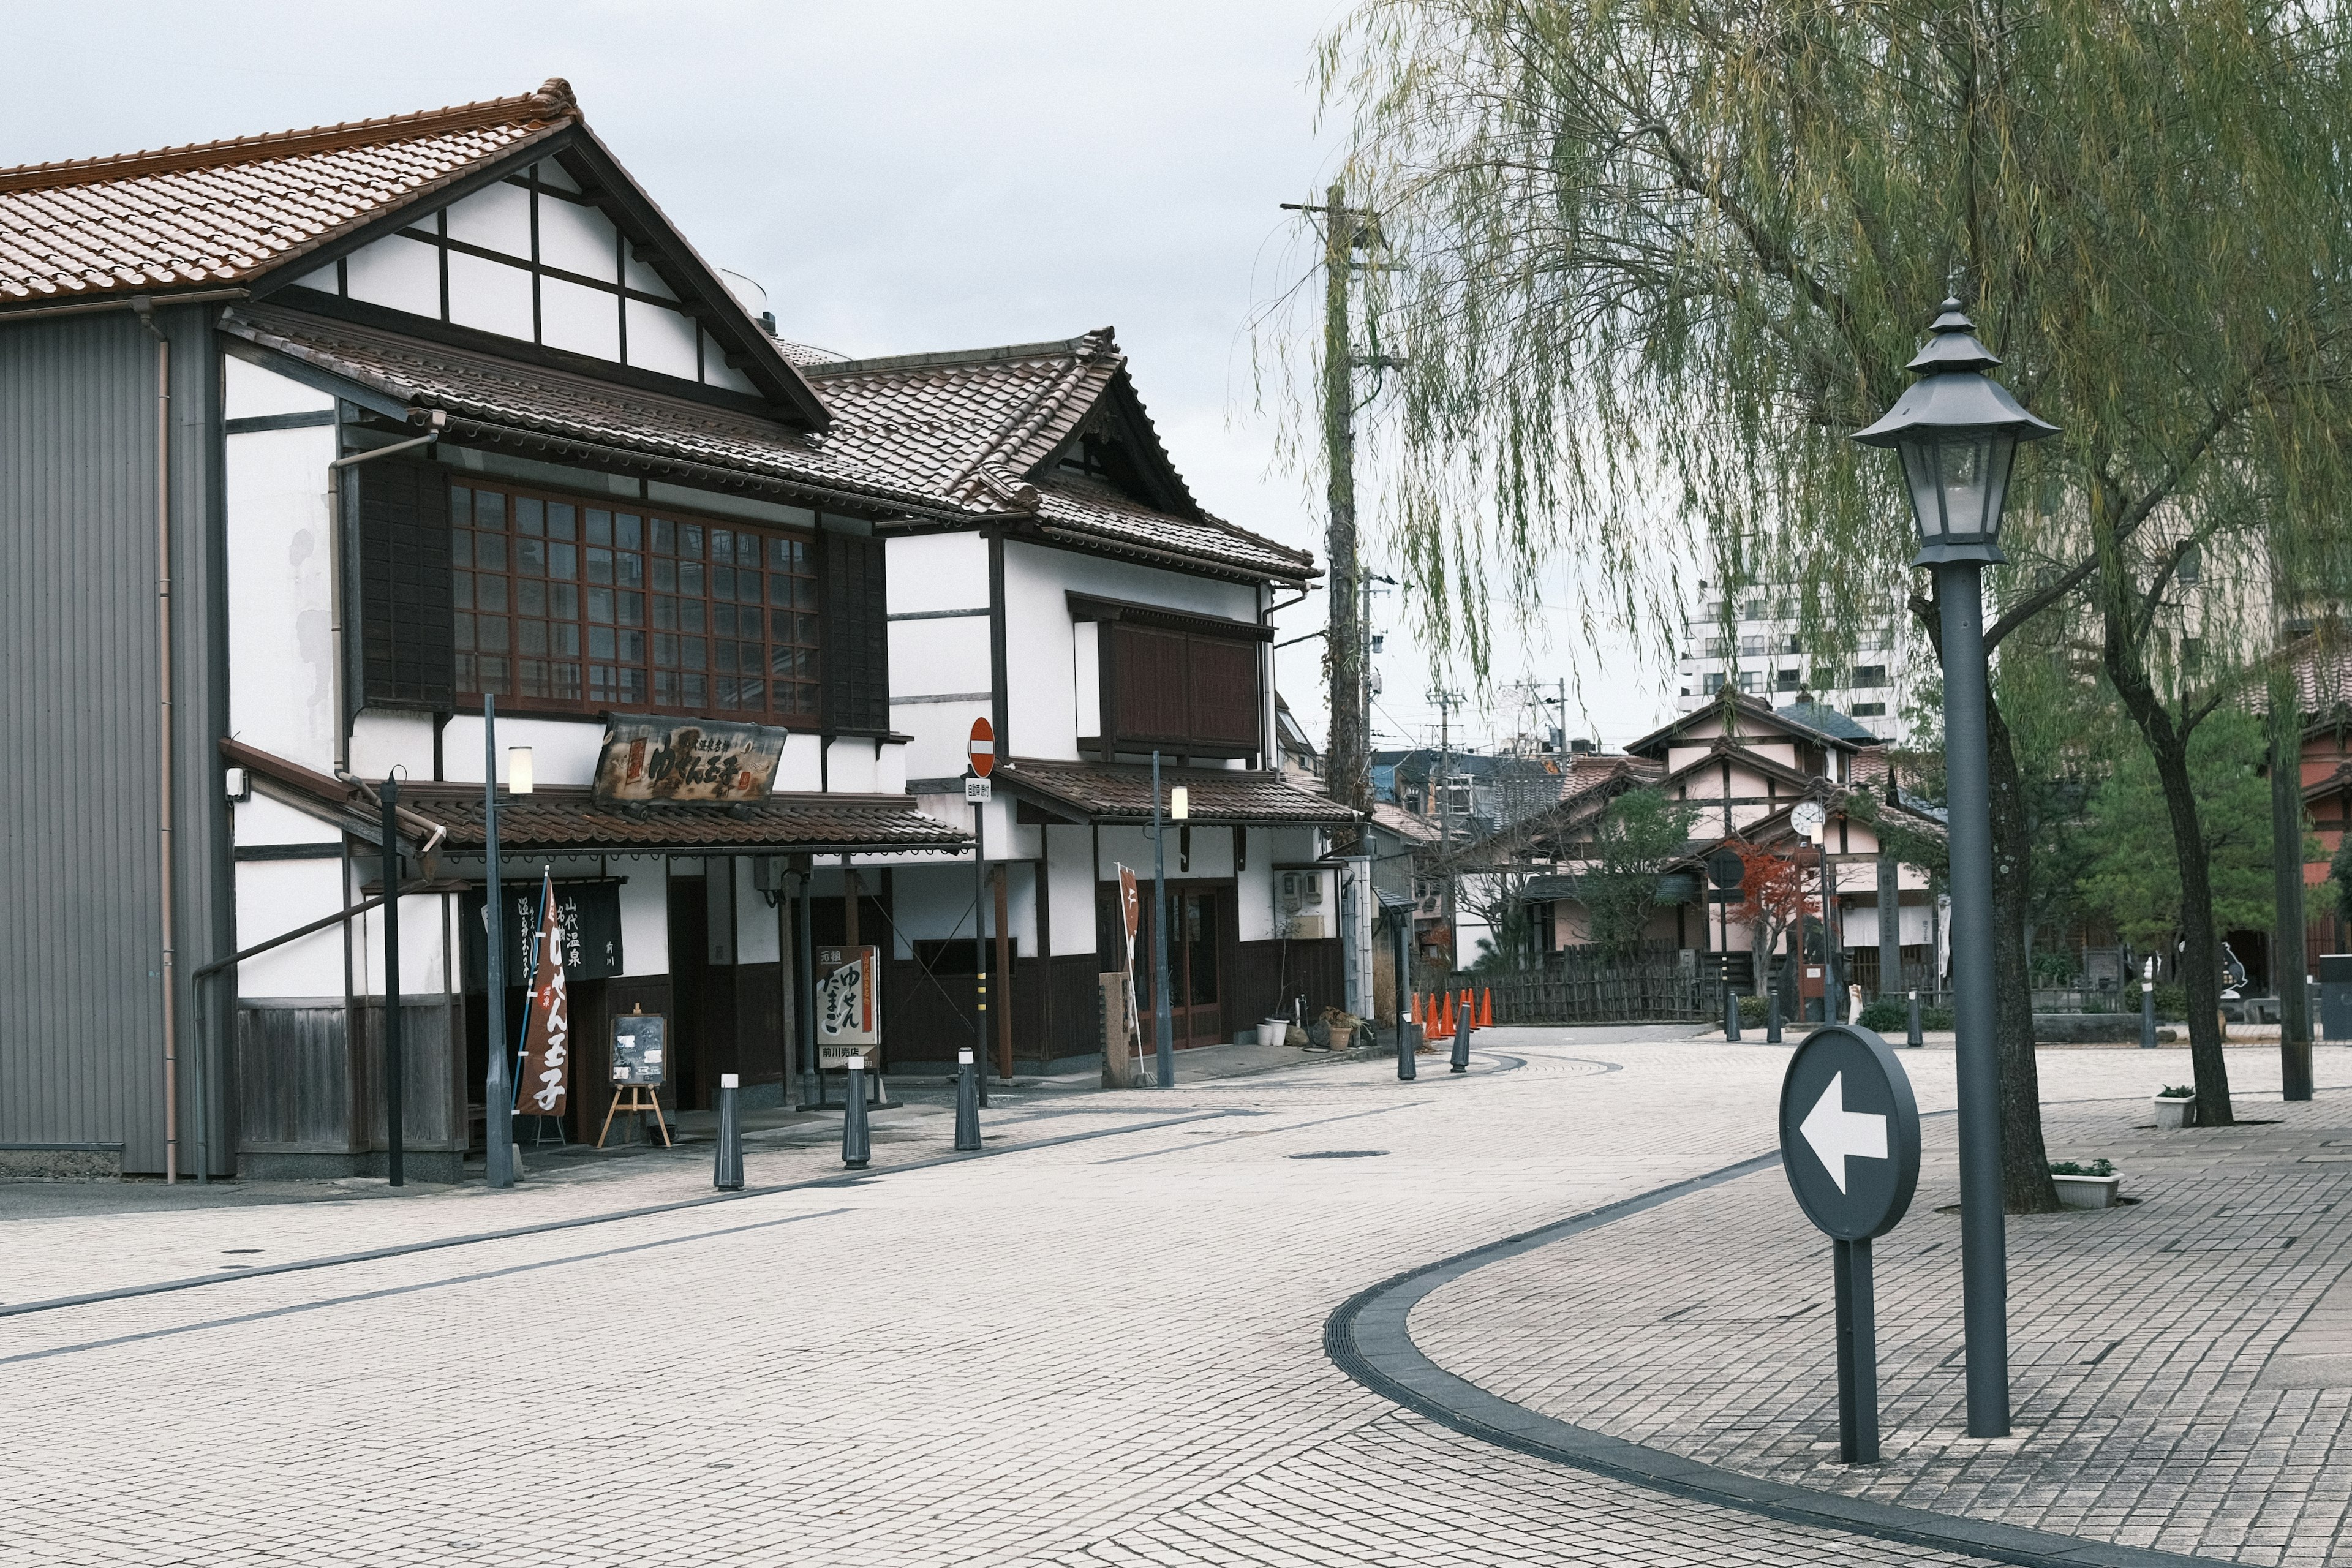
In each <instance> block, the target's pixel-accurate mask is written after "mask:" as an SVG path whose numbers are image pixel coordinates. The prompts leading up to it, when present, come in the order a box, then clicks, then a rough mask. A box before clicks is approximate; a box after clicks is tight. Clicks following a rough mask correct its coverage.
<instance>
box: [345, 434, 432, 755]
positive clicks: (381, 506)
mask: <svg viewBox="0 0 2352 1568" xmlns="http://www.w3.org/2000/svg"><path fill="white" fill-rule="evenodd" d="M351 471H352V473H353V474H354V476H355V477H354V478H353V479H352V481H351V482H352V484H354V485H355V486H356V487H357V489H358V492H359V541H358V553H359V600H360V637H359V644H360V679H361V690H362V693H363V698H362V700H363V701H365V703H366V704H367V705H368V706H370V707H392V708H429V709H434V710H445V711H446V710H447V709H448V708H449V706H450V703H451V692H450V688H451V685H452V683H453V676H454V671H453V668H452V666H451V663H450V658H449V653H450V578H449V514H448V510H447V493H446V490H445V489H444V488H443V486H444V481H443V478H442V475H443V473H444V470H443V469H441V468H438V467H437V466H436V465H434V464H431V463H417V462H404V461H401V460H399V459H397V458H394V459H391V460H387V461H383V462H378V463H371V464H368V465H366V466H365V467H362V468H357V469H354V470H351Z"/></svg>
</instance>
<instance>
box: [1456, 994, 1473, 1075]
mask: <svg viewBox="0 0 2352 1568" xmlns="http://www.w3.org/2000/svg"><path fill="white" fill-rule="evenodd" d="M1453 1067H1454V1071H1455V1072H1468V1071H1469V1070H1470V993H1468V992H1467V991H1465V992H1464V993H1463V994H1462V1017H1461V1021H1460V1022H1458V1023H1456V1024H1455V1025H1454V1063H1453Z"/></svg>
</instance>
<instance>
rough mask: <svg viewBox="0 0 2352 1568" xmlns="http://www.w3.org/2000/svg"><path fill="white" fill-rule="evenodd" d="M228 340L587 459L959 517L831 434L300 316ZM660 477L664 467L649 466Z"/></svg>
mask: <svg viewBox="0 0 2352 1568" xmlns="http://www.w3.org/2000/svg"><path fill="white" fill-rule="evenodd" d="M221 330H222V331H225V332H226V333H228V334H229V335H231V336H233V337H238V338H243V339H244V340H245V341H247V342H250V343H253V344H256V345H257V346H259V347H262V348H268V349H273V350H276V351H277V352H278V353H284V354H289V355H291V356H293V357H294V358H296V359H299V360H302V361H305V362H306V363H310V364H315V365H317V366H318V367H319V368H320V369H321V370H326V371H330V372H331V373H333V374H337V375H340V376H342V377H345V378H346V379H348V380H351V381H353V382H356V383H358V384H361V385H362V386H366V387H369V388H372V389H373V390H374V391H376V392H379V393H381V394H383V395H385V396H387V397H392V398H396V399H398V400H399V401H401V402H402V403H404V404H406V405H410V406H412V407H416V408H437V409H442V410H445V411H446V412H447V413H449V414H451V415H453V416H457V417H459V418H461V419H466V420H471V421H476V422H478V423H479V424H480V425H481V426H488V427H490V428H489V429H488V430H484V431H478V432H467V431H462V430H461V431H460V432H459V434H460V435H480V436H484V437H491V438H492V439H491V444H493V445H495V444H497V442H496V440H495V437H496V436H497V435H498V434H499V433H500V432H515V433H520V434H522V435H524V436H527V437H538V438H540V439H541V440H544V441H547V442H549V443H552V444H555V445H558V446H568V447H573V448H576V449H580V450H582V451H583V452H585V453H589V454H604V455H607V456H610V455H623V456H631V455H634V456H644V457H653V458H665V459H668V460H669V462H670V463H672V464H675V465H681V466H684V467H687V468H702V469H719V470H724V471H726V472H730V473H736V474H745V475H751V476H756V477H759V478H762V479H774V480H779V481H782V482H784V483H787V484H795V485H803V486H807V487H809V488H812V489H825V490H834V491H838V492H841V493H844V494H846V495H854V496H862V497H869V498H872V499H874V500H879V501H884V502H888V503H893V504H896V505H898V506H908V507H914V508H918V509H930V510H942V511H946V510H963V509H951V508H949V507H947V506H946V504H945V503H944V501H943V500H942V498H940V496H939V495H938V494H937V493H936V492H932V491H927V490H923V489H913V488H909V487H908V485H907V484H905V483H903V482H899V480H900V478H901V477H900V476H896V475H891V474H886V473H883V472H881V471H878V470H877V468H876V467H875V465H873V464H872V463H871V462H869V461H866V460H863V459H862V458H859V457H857V456H855V455H853V454H852V453H850V452H847V451H845V450H844V449H843V448H842V447H841V445H840V444H839V443H837V442H836V441H835V439H834V438H833V437H831V436H829V435H816V434H814V433H808V432H803V431H799V430H793V429H791V428H788V427H787V426H783V425H781V424H777V423H775V422H773V421H771V420H765V419H760V418H756V417H754V416H750V415H739V414H730V413H729V412H727V411H725V410H723V409H719V408H715V407H713V406H712V405H709V404H706V403H696V402H689V401H688V400H687V399H684V398H675V397H665V396H663V395H660V394H658V393H651V392H639V391H636V390H635V389H633V388H621V387H616V386H614V385H611V384H607V383H604V382H599V381H593V380H591V379H589V378H588V377H586V376H575V375H568V374H564V373H563V372H562V371H554V370H547V369H543V368H541V367H539V366H536V365H533V366H529V367H526V366H523V365H520V364H517V363H512V362H510V361H506V360H501V359H498V358H496V357H494V356H492V355H489V354H487V353H470V352H467V351H466V350H462V349H455V348H446V347H443V346H441V345H439V344H432V345H427V344H424V343H420V342H416V341H415V340H414V339H411V338H405V337H402V336H399V335H397V334H394V333H391V332H382V331H373V330H372V329H369V328H365V327H359V326H353V325H351V324H349V323H346V322H342V321H327V320H325V319H323V318H321V317H318V316H311V315H307V314H304V313H302V312H300V311H296V310H281V309H277V308H274V307H267V306H257V305H247V306H243V307H240V308H238V309H236V310H229V311H226V312H225V313H224V315H223V318H222V322H221ZM648 466H649V467H658V466H660V465H658V464H652V465H648Z"/></svg>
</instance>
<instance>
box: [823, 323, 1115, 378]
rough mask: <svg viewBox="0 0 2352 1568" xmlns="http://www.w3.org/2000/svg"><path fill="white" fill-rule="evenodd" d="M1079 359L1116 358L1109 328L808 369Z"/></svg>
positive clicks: (859, 371)
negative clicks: (1026, 340) (1062, 336)
mask: <svg viewBox="0 0 2352 1568" xmlns="http://www.w3.org/2000/svg"><path fill="white" fill-rule="evenodd" d="M1063 355H1076V356H1078V357H1081V358H1087V357H1093V356H1097V355H1117V356H1119V357H1124V356H1123V355H1119V347H1118V338H1117V336H1116V334H1115V332H1114V330H1113V329H1111V328H1109V327H1097V328H1096V329H1095V330H1094V331H1091V332H1083V333H1081V334H1079V335H1078V336H1076V337H1075V338H1050V339H1047V340H1045V341H1044V342H1034V343H1004V344H1001V345H999V346H998V347H995V348H985V349H940V350H937V351H935V352H932V353H909V354H876V355H872V356H870V357H867V358H865V359H837V360H827V361H825V362H824V363H821V364H815V365H812V366H810V367H809V374H812V375H817V376H835V375H867V374H888V373H890V372H893V371H902V370H940V369H944V368H946V367H948V366H950V365H959V364H998V363H1003V362H1004V361H1007V360H1024V359H1054V358H1057V357H1060V356H1063Z"/></svg>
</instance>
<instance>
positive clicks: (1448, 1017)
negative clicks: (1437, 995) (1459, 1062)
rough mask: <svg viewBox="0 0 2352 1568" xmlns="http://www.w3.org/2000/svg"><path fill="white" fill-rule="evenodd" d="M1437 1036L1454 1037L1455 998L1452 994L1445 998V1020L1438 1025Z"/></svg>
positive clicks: (1448, 1038) (1446, 1038)
mask: <svg viewBox="0 0 2352 1568" xmlns="http://www.w3.org/2000/svg"><path fill="white" fill-rule="evenodd" d="M1437 1037H1438V1038H1439V1039H1441V1040H1450V1039H1452V1038H1453V1037H1454V998H1453V997H1452V996H1451V995H1448V996H1447V997H1446V998H1445V1022H1444V1024H1442V1025H1440V1026H1438V1030H1437Z"/></svg>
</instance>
